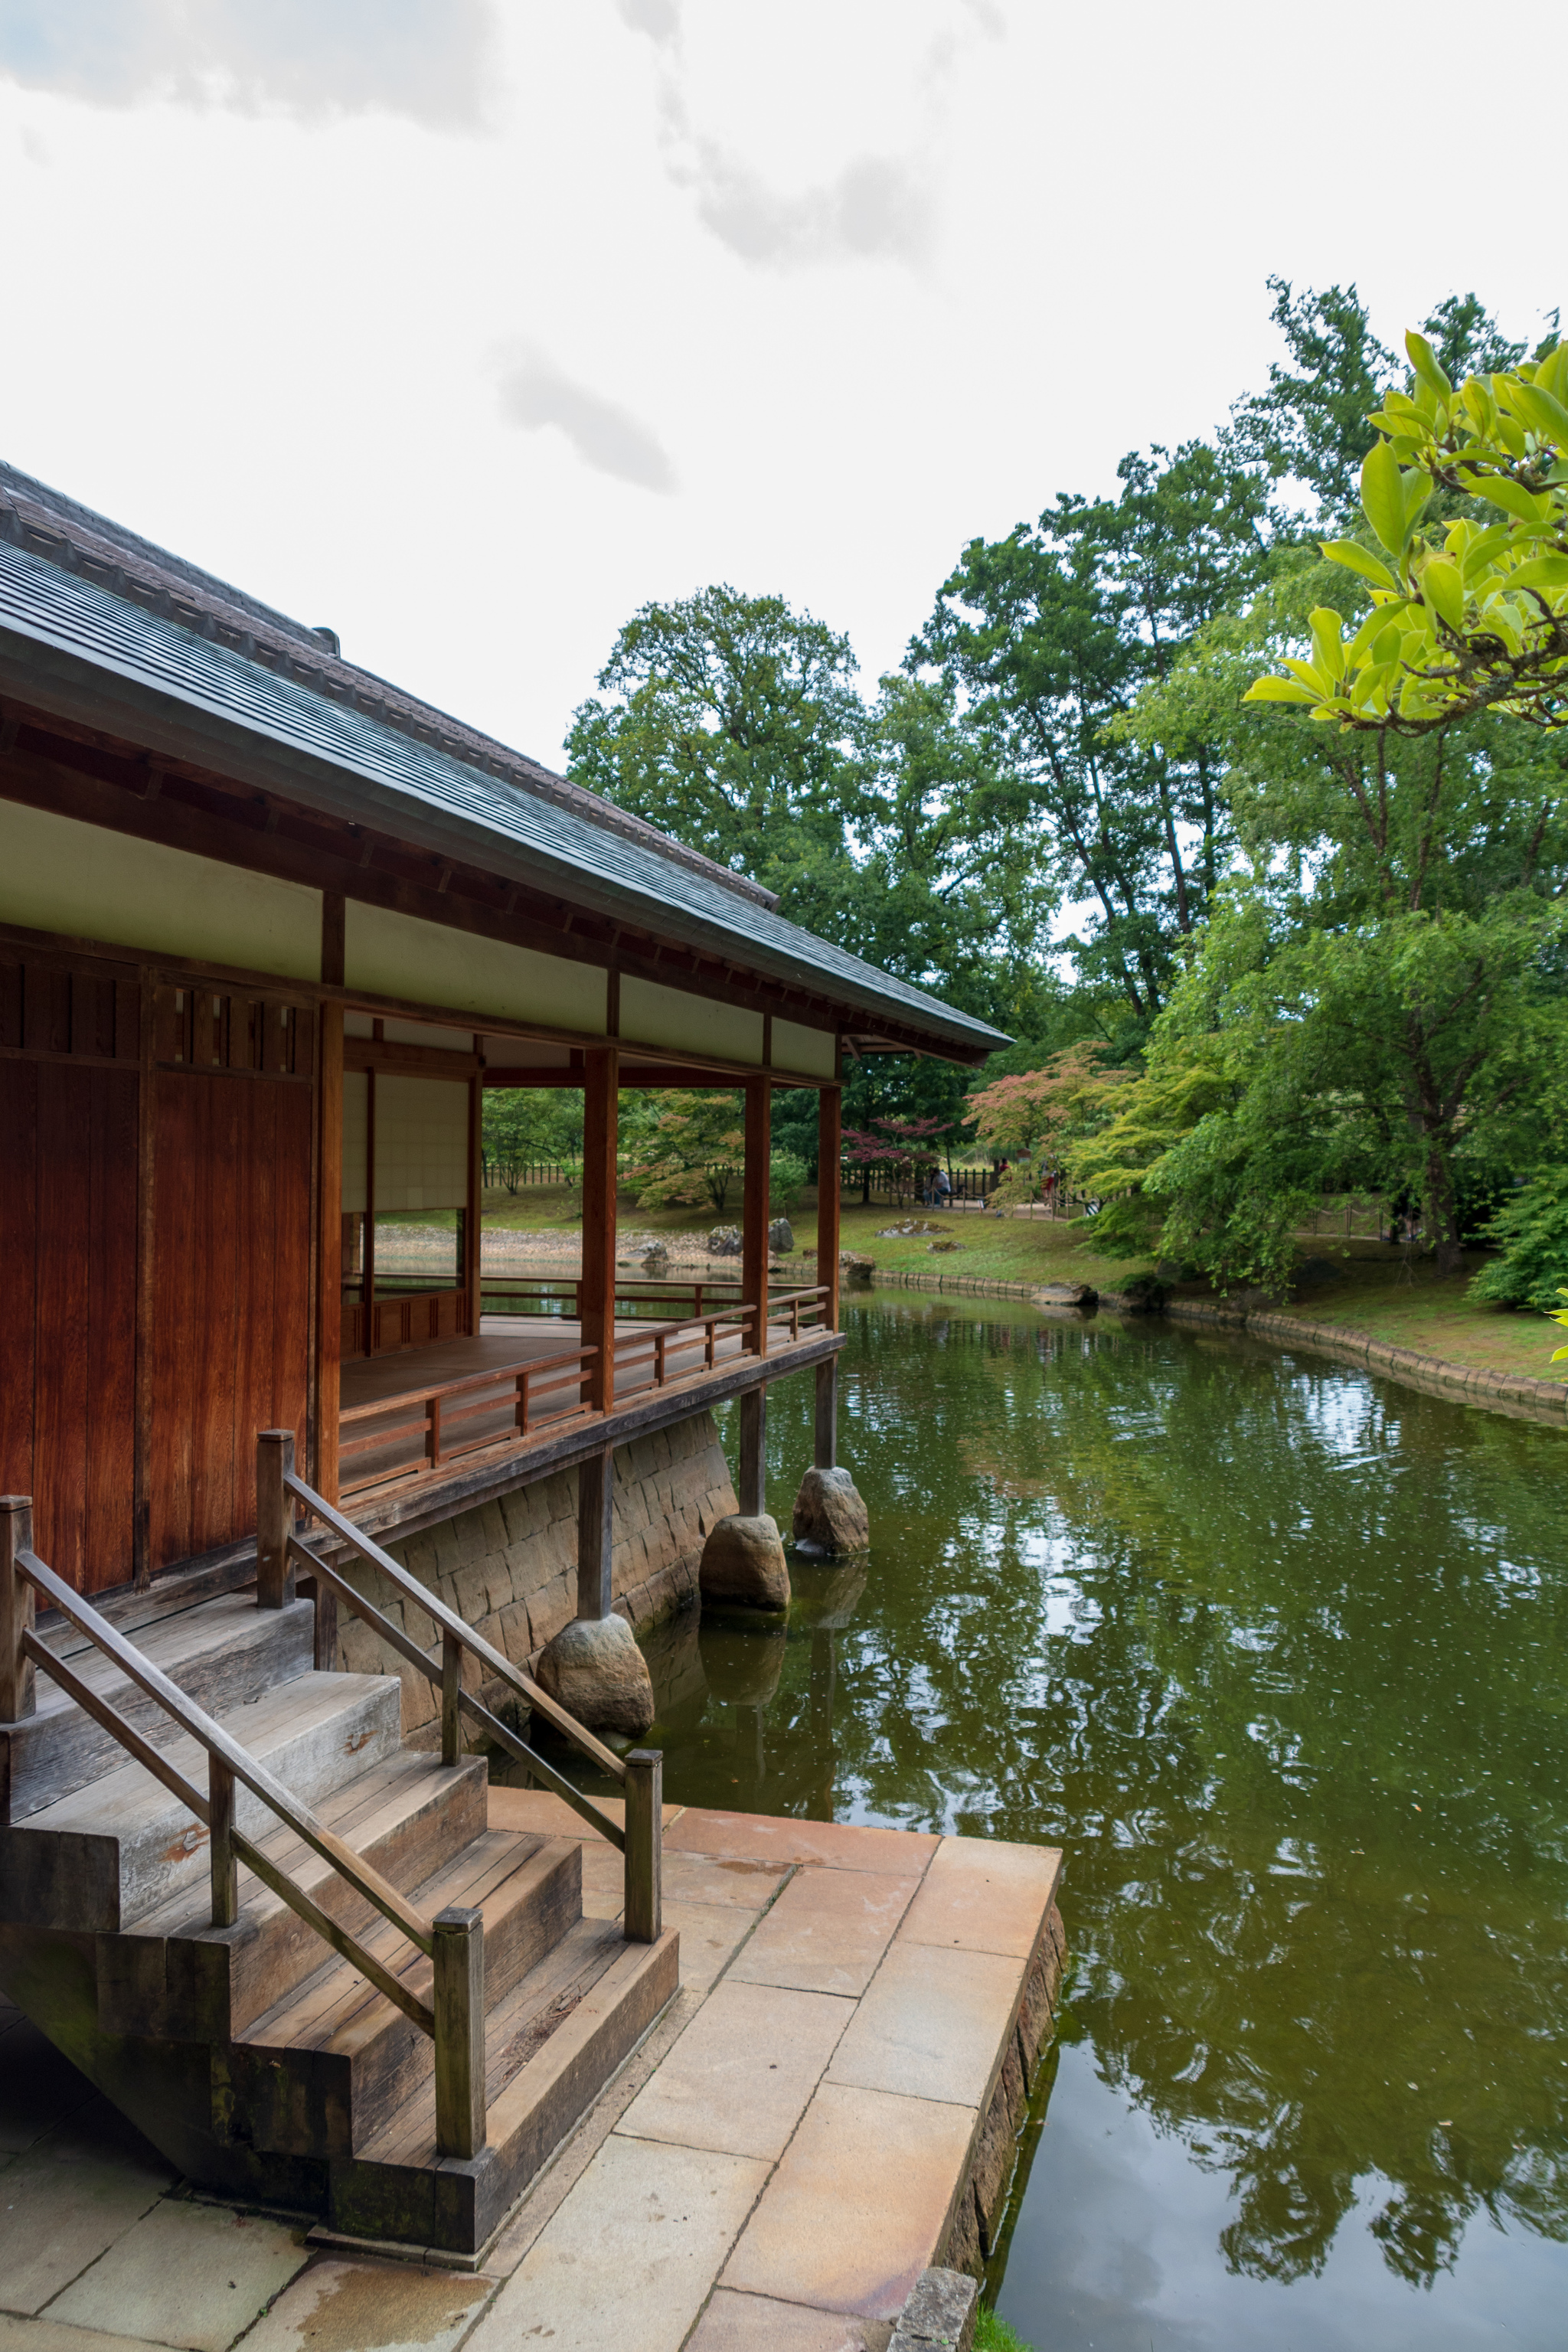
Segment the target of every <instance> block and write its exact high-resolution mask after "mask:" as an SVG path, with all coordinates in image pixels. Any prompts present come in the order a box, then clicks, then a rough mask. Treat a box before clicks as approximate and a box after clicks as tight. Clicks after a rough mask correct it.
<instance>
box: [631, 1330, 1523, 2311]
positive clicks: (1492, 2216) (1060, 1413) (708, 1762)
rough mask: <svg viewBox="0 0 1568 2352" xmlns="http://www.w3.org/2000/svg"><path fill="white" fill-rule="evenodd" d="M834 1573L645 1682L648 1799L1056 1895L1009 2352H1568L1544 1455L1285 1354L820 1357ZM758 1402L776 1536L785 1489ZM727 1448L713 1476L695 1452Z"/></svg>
mask: <svg viewBox="0 0 1568 2352" xmlns="http://www.w3.org/2000/svg"><path fill="white" fill-rule="evenodd" d="M847 1321H848V1328H849V1332H850V1338H849V1344H848V1347H847V1349H846V1352H845V1356H844V1359H843V1374H842V1383H841V1392H840V1395H841V1402H840V1459H841V1460H842V1461H843V1462H845V1463H846V1465H847V1466H849V1467H850V1469H851V1470H852V1472H853V1474H854V1475H855V1478H856V1480H857V1483H858V1486H860V1488H861V1491H862V1493H863V1494H864V1495H865V1496H866V1499H867V1502H868V1506H869V1509H870V1514H871V1528H872V1538H873V1549H872V1552H871V1556H870V1559H869V1563H868V1569H867V1570H865V1571H859V1570H854V1571H846V1570H832V1569H828V1568H824V1567H808V1566H806V1565H805V1563H794V1564H792V1565H793V1573H794V1576H795V1594H796V1599H795V1608H794V1611H793V1612H792V1617H791V1622H790V1625H789V1629H788V1634H787V1638H786V1637H784V1636H782V1635H776V1636H771V1637H770V1636H769V1635H766V1634H748V1633H736V1632H733V1631H730V1630H726V1629H724V1628H721V1627H719V1626H716V1625H708V1626H704V1627H702V1628H701V1629H700V1631H699V1630H697V1629H695V1628H694V1627H693V1626H692V1625H691V1624H690V1622H687V1623H685V1624H684V1625H683V1624H679V1623H678V1624H677V1625H675V1626H673V1627H671V1628H669V1629H667V1631H666V1632H665V1633H663V1635H662V1636H661V1637H658V1638H657V1639H656V1641H655V1643H653V1644H652V1645H651V1646H650V1664H652V1665H653V1667H654V1671H655V1675H656V1687H657V1688H658V1692H659V1701H660V1719H659V1722H658V1727H657V1728H656V1729H655V1731H654V1732H653V1734H652V1735H650V1741H651V1744H656V1745H660V1746H662V1747H663V1748H664V1750H665V1758H666V1764H665V1773H666V1782H665V1785H666V1793H667V1795H668V1797H669V1798H670V1799H672V1800H674V1801H686V1802H689V1803H693V1804H703V1805H720V1806H731V1807H738V1808H740V1809H742V1810H746V1811H767V1812H784V1813H802V1814H811V1815H816V1816H820V1817H831V1818H834V1819H837V1820H843V1821H855V1822H889V1823H895V1824H898V1825H900V1826H904V1827H908V1828H911V1829H941V1830H945V1831H958V1832H963V1833H964V1834H966V1835H971V1836H976V1837H1003V1838H1019V1839H1029V1840H1036V1841H1041V1842H1046V1843H1053V1844H1060V1845H1062V1846H1063V1847H1065V1849H1066V1851H1067V1877H1066V1881H1065V1885H1064V1889H1063V1894H1062V1912H1063V1916H1064V1918H1065V1920H1066V1923H1067V1929H1068V1939H1069V1943H1070V1946H1071V1948H1072V1953H1073V1960H1072V1968H1071V1973H1070V1976H1069V1979H1068V1994H1067V1999H1066V2000H1065V2003H1064V2006H1063V2011H1062V2015H1061V2020H1060V2031H1059V2033H1058V2045H1057V2053H1056V2058H1055V2062H1054V2063H1053V2064H1052V2065H1051V2066H1050V2067H1048V2068H1047V2070H1045V2080H1044V2083H1043V2086H1042V2092H1041V2095H1040V2096H1039V2097H1038V2098H1037V2102H1036V2105H1035V2107H1034V2110H1033V2112H1032V2116H1031V2124H1030V2127H1029V2131H1028V2134H1027V2135H1026V2162H1025V2164H1024V2165H1022V2166H1021V2167H1020V2176H1019V2179H1018V2181H1017V2182H1016V2186H1015V2192H1014V2202H1013V2207H1012V2209H1011V2212H1010V2217H1009V2224H1008V2231H1007V2235H1006V2239H1005V2243H1004V2245H1003V2247H1002V2249H1001V2251H1000V2252H999V2255H998V2258H997V2261H996V2263H994V2272H993V2278H992V2282H991V2284H992V2286H993V2288H994V2290H995V2291H996V2292H997V2299H998V2303H999V2307H1000V2309H1001V2311H1002V2313H1003V2315H1004V2316H1005V2317H1006V2318H1007V2319H1009V2320H1010V2321H1011V2323H1012V2325H1013V2326H1015V2327H1016V2329H1017V2330H1018V2332H1019V2334H1020V2335H1021V2336H1024V2337H1025V2338H1026V2340H1028V2341H1029V2342H1031V2343H1033V2344H1035V2345H1037V2347H1040V2352H1047V2347H1048V2352H1089V2347H1093V2352H1150V2347H1152V2352H1257V2347H1260V2346H1262V2345H1265V2344H1267V2345H1269V2346H1279V2347H1289V2346H1300V2347H1308V2346H1310V2347H1313V2352H1351V2348H1352V2347H1355V2352H1367V2347H1376V2352H1400V2347H1405V2346H1406V2345H1409V2346H1411V2347H1415V2346H1416V2345H1419V2346H1420V2347H1422V2352H1458V2348H1459V2347H1463V2352H1472V2347H1490V2346H1503V2345H1507V2346H1510V2347H1531V2352H1533V2347H1546V2346H1548V2345H1551V2346H1552V2347H1558V2346H1561V2345H1562V2344H1563V2342H1564V2340H1565V2339H1568V2321H1565V2319H1564V2310H1565V2308H1568V2041H1565V2039H1564V2028H1565V2026H1568V1939H1565V1936H1564V1920H1565V1912H1568V1851H1565V1845H1568V1838H1565V1831H1568V1564H1565V1558H1564V1555H1565V1549H1568V1546H1565V1542H1564V1535H1565V1528H1568V1491H1565V1482H1564V1472H1565V1470H1568V1450H1565V1448H1568V1439H1565V1437H1564V1433H1562V1432H1560V1431H1558V1430H1555V1429H1552V1428H1546V1427H1541V1426H1537V1425H1534V1424H1531V1423H1525V1422H1520V1421H1513V1420H1508V1419H1504V1418H1501V1417H1500V1416H1497V1415H1494V1414H1490V1413H1487V1412H1479V1411H1476V1410H1473V1409H1469V1408H1467V1407H1464V1406H1462V1405H1458V1404H1453V1403H1449V1402H1447V1401H1445V1400H1443V1399H1440V1398H1434V1397H1427V1396H1423V1395H1420V1394H1417V1393H1415V1392H1413V1391H1407V1390H1404V1389H1400V1388H1398V1387H1395V1386H1394V1385H1393V1384H1391V1383H1387V1382H1384V1381H1379V1380H1376V1379H1373V1378H1371V1377H1369V1376H1367V1375H1366V1374H1365V1373H1363V1372H1359V1371H1356V1370H1351V1369H1346V1368H1343V1367H1340V1366H1336V1365H1332V1364H1330V1363H1327V1362H1325V1361H1323V1360H1321V1359H1316V1358H1312V1357H1310V1356H1306V1355H1291V1354H1289V1352H1284V1351H1281V1350H1279V1349H1273V1348H1267V1347H1265V1346H1263V1345H1261V1344H1259V1343H1249V1342H1247V1341H1246V1340H1244V1339H1233V1338H1227V1337H1222V1336H1221V1335H1218V1334H1209V1333H1204V1334H1201V1335H1198V1334H1193V1333H1191V1332H1188V1331H1184V1330H1182V1329H1180V1328H1166V1327H1162V1326H1160V1325H1158V1324H1138V1323H1127V1324H1123V1323H1121V1322H1116V1321H1112V1320H1111V1319H1110V1318H1106V1319H1105V1320H1103V1321H1090V1322H1088V1323H1083V1324H1079V1323H1078V1322H1077V1321H1074V1322H1072V1323H1066V1322H1061V1321H1052V1322H1045V1321H1042V1319H1041V1318H1040V1317H1039V1316H1038V1315H1037V1314H1036V1313H1034V1312H1033V1311H1032V1310H1027V1309H1020V1308H1015V1307H1012V1306H1011V1305H1009V1304H1004V1303H1002V1302H990V1301H980V1300H963V1301H953V1300H949V1299H946V1298H941V1299H939V1298H932V1297H914V1298H912V1299H910V1297H909V1295H908V1294H906V1295H905V1299H904V1300H901V1301H900V1302H899V1303H897V1304H893V1303H889V1302H888V1301H887V1300H886V1299H885V1298H881V1297H879V1298H874V1299H873V1300H872V1301H870V1302H869V1303H858V1304H856V1305H854V1306H852V1307H850V1309H849V1311H848V1317H847ZM809 1413H810V1384H809V1382H807V1381H784V1382H780V1383H779V1384H777V1385H776V1386H775V1387H774V1388H773V1390H772V1391H770V1399H769V1446H768V1454H769V1475H770V1501H771V1502H772V1504H773V1509H774V1513H775V1516H777V1517H780V1518H781V1520H783V1519H784V1517H786V1516H787V1509H788V1504H789V1501H790V1499H791V1497H792V1496H793V1493H794V1488H795V1484H796V1483H797V1481H798V1478H799V1475H800V1472H801V1470H802V1468H803V1467H804V1465H805V1463H806V1462H807V1461H808V1460H809V1458H810V1429H809ZM735 1434H736V1432H735V1430H734V1429H733V1428H731V1429H729V1430H727V1432H726V1442H727V1443H732V1441H733V1439H734V1437H735Z"/></svg>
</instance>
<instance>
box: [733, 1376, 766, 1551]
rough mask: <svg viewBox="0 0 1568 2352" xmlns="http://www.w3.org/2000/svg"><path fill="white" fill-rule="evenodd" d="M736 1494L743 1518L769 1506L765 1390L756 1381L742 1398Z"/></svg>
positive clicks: (759, 1512) (756, 1516)
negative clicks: (739, 1457)
mask: <svg viewBox="0 0 1568 2352" xmlns="http://www.w3.org/2000/svg"><path fill="white" fill-rule="evenodd" d="M736 1495H737V1497H738V1499H739V1501H740V1505H741V1514H742V1517H743V1518H748V1519H760V1518H761V1517H762V1516H763V1512H764V1511H765V1510H766V1509H767V1507H768V1392H767V1390H766V1389H765V1388H764V1387H763V1386H762V1385H761V1383H760V1382H759V1384H758V1385H757V1387H755V1388H754V1389H747V1390H746V1391H745V1393H744V1394H743V1395H742V1399H741V1475H740V1477H739V1478H738V1479H737V1480H736Z"/></svg>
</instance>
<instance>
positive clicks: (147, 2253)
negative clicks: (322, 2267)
mask: <svg viewBox="0 0 1568 2352" xmlns="http://www.w3.org/2000/svg"><path fill="white" fill-rule="evenodd" d="M308 2259H309V2250H308V2249H307V2247H306V2244H305V2231H304V2228H303V2226H302V2225H300V2224H298V2223H291V2222H288V2221H274V2220H272V2219H271V2217H270V2216H269V2215H267V2214H263V2213H237V2212H235V2211H234V2210H232V2208H230V2207H228V2206H226V2205H205V2204H194V2203H193V2204H186V2203H183V2202H179V2201H177V2200H173V2199H164V2200H162V2201H161V2202H159V2203H158V2204H156V2205H154V2206H153V2208H152V2210H151V2211H150V2212H147V2213H145V2214H143V2215H142V2219H141V2220H140V2221H137V2222H136V2223H135V2224H134V2225H133V2226H132V2228H131V2229H129V2230H127V2231H125V2233H124V2235H123V2236H122V2237H121V2238H118V2239H117V2240H116V2242H114V2244H113V2245H112V2246H110V2248H109V2250H108V2252H106V2253H105V2254H104V2256H103V2259H102V2260H101V2262H98V2263H94V2264H93V2266H92V2268H91V2269H90V2270H89V2271H85V2272H84V2273H82V2275H81V2276H80V2277H79V2279H77V2280H76V2281H74V2283H73V2284H71V2285H69V2286H68V2287H67V2289H66V2291H65V2293H64V2294H62V2295H59V2296H58V2297H57V2299H56V2301H55V2303H54V2305H52V2307H51V2311H50V2316H51V2318H55V2319H58V2320H64V2321H67V2322H68V2323H70V2324H71V2325H72V2326H77V2327H96V2328H99V2329H100V2330H102V2331H103V2332H104V2333H105V2334H115V2333H123V2334H125V2335H127V2336H142V2337H143V2338H145V2339H147V2340H149V2341H150V2342H152V2343H154V2344H172V2345H177V2346H181V2347H185V2352H226V2347H228V2346H229V2345H230V2344H232V2343H233V2342H234V2340H235V2337H236V2336H238V2335H240V2334H241V2333H242V2331H243V2330H244V2329H246V2328H247V2327H248V2326H250V2324H251V2322H252V2321H253V2320H254V2319H255V2318H256V2317H257V2315H258V2313H260V2312H263V2311H265V2310H266V2308H267V2306H268V2304H269V2303H270V2302H271V2301H272V2299H273V2297H274V2296H275V2295H278V2294H281V2293H282V2290H283V2289H284V2288H285V2287H286V2286H287V2285H288V2284H289V2280H290V2279H291V2278H293V2276H294V2275H295V2273H296V2272H298V2271H300V2270H302V2269H303V2268H304V2266H305V2263H306V2262H307V2260H308Z"/></svg>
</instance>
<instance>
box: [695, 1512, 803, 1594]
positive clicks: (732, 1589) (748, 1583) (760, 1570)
mask: <svg viewBox="0 0 1568 2352" xmlns="http://www.w3.org/2000/svg"><path fill="white" fill-rule="evenodd" d="M697 1584H698V1590H699V1591H700V1593H701V1595H702V1598H703V1600H704V1601H723V1602H727V1603H728V1604H729V1605H730V1606H731V1608H740V1609H769V1610H774V1609H787V1608H788V1607H789V1569H788V1566H787V1564H786V1562H785V1560H784V1545H783V1543H782V1542H781V1541H780V1539H779V1531H778V1526H777V1523H776V1521H774V1520H773V1519H770V1518H769V1517H766V1515H765V1514H764V1515H763V1516H762V1517H758V1518H747V1517H745V1516H744V1515H743V1514H742V1513H741V1512H739V1511H737V1512H735V1513H734V1514H733V1515H732V1517H729V1518H726V1519H720V1520H719V1521H717V1523H716V1524H715V1526H714V1527H713V1528H712V1529H711V1531H710V1535H709V1538H708V1540H707V1542H706V1543H705V1544H704V1545H703V1547H702V1563H701V1566H700V1568H699V1570H698V1571H697Z"/></svg>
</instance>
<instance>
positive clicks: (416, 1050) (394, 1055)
mask: <svg viewBox="0 0 1568 2352" xmlns="http://www.w3.org/2000/svg"><path fill="white" fill-rule="evenodd" d="M343 1067H344V1069H345V1070H390V1071H394V1072H395V1073H397V1074H398V1075H399V1076H403V1077H405V1078H473V1077H478V1076H479V1072H480V1071H481V1070H482V1069H483V1068H484V1062H483V1060H482V1058H481V1056H480V1055H478V1054H458V1053H456V1052H454V1053H450V1054H449V1053H447V1050H446V1048H445V1047H444V1046H441V1045H387V1044H386V1043H385V1042H384V1040H383V1039H382V1038H380V1037H345V1038H344V1039H343Z"/></svg>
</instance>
